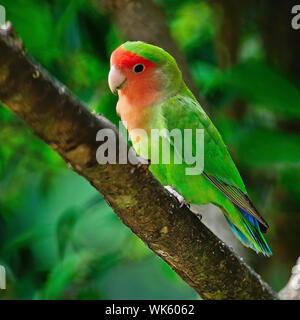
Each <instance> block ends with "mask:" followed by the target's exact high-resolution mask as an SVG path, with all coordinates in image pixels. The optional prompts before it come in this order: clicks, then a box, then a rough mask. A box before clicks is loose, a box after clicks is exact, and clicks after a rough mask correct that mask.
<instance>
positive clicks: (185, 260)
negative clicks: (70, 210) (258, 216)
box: [0, 25, 277, 299]
mask: <svg viewBox="0 0 300 320" xmlns="http://www.w3.org/2000/svg"><path fill="white" fill-rule="evenodd" d="M0 52H1V55H0V100H1V101H2V102H3V103H4V104H6V105H7V106H8V107H9V108H10V109H11V110H12V111H13V112H15V113H16V114H17V115H18V116H19V117H20V118H21V119H23V121H24V122H25V123H27V125H28V126H29V127H30V128H31V130H32V131H33V132H34V133H35V134H36V135H37V136H39V137H40V138H41V139H43V140H44V141H45V142H46V143H48V144H49V145H50V146H51V147H52V148H53V149H54V150H55V151H56V152H58V153H59V154H60V155H61V156H62V157H63V159H64V160H65V161H66V162H67V163H69V164H70V165H71V166H72V168H73V169H74V170H75V171H76V172H77V173H78V174H80V175H81V176H83V177H85V178H86V179H87V180H88V181H89V182H90V183H91V184H92V185H93V186H94V187H95V188H96V189H97V190H98V191H99V192H100V193H101V194H102V195H103V197H104V198H105V199H106V201H107V202H108V204H109V205H110V206H111V207H112V208H113V210H114V212H115V213H116V214H117V215H118V217H119V218H120V219H121V220H122V221H123V223H124V224H125V225H127V226H128V227H129V228H130V229H131V230H132V231H133V232H134V233H135V234H136V235H137V236H138V237H140V238H141V239H142V240H143V241H144V243H145V244H146V245H147V246H148V247H149V248H150V249H151V250H153V251H154V252H155V253H156V254H157V255H158V256H160V257H161V258H162V259H163V260H165V261H166V262H167V263H168V264H169V265H170V266H171V268H172V269H173V270H175V271H176V272H177V274H179V276H180V277H181V278H182V279H183V280H184V281H185V282H187V283H188V284H189V285H190V286H191V287H193V288H194V289H195V290H196V291H197V292H198V293H199V295H200V296H201V297H203V298H204V299H277V295H276V294H275V293H274V292H273V290H272V289H271V288H270V287H269V286H268V285H267V284H266V283H265V282H263V281H262V280H261V278H260V276H259V275H257V274H256V273H255V272H254V271H253V270H251V269H250V268H249V267H248V266H247V265H246V264H245V263H244V262H243V261H242V260H241V259H240V258H239V257H238V256H237V255H236V254H235V253H234V252H232V251H231V250H230V249H229V248H228V247H227V246H226V245H225V244H224V243H222V242H221V241H220V240H219V239H218V238H217V237H216V236H215V235H214V234H213V233H212V232H211V231H210V230H209V229H207V228H206V227H205V225H203V224H202V223H201V222H200V221H199V220H198V219H197V218H196V217H195V215H194V214H192V213H191V212H190V211H189V210H188V209H187V208H180V207H179V204H178V203H177V200H176V199H175V198H173V196H172V195H170V194H169V193H168V192H167V191H166V190H165V189H164V188H163V186H162V185H161V184H160V183H159V182H158V181H157V180H156V179H155V178H154V177H153V176H152V174H151V173H150V171H149V170H148V166H147V165H145V164H142V163H141V162H140V161H139V158H138V157H136V158H135V159H136V161H137V165H132V164H130V163H128V164H105V165H99V164H98V163H97V161H96V151H97V148H98V147H99V143H98V142H96V134H97V132H98V131H99V130H100V129H104V128H109V129H111V130H113V131H114V132H115V134H116V136H117V138H118V133H117V130H116V128H115V127H114V126H113V125H112V124H111V123H110V122H109V121H108V120H107V119H105V118H104V117H103V116H95V115H94V114H92V113H90V112H89V111H88V109H86V108H85V107H84V106H83V105H82V103H80V102H79V101H78V100H77V99H76V98H75V97H74V95H73V94H72V93H71V92H70V91H69V90H68V89H67V88H65V87H64V86H63V85H62V84H60V83H59V82H58V81H56V80H55V79H53V78H52V77H51V76H50V75H49V74H48V73H47V72H46V71H45V70H43V69H42V68H41V67H40V66H39V65H38V64H37V63H35V62H34V61H33V60H32V59H31V58H30V57H28V55H27V54H26V52H25V51H24V49H23V46H22V42H21V41H20V39H18V38H17V37H16V36H15V34H14V32H13V31H12V28H11V26H10V25H6V26H4V27H3V28H2V31H0ZM117 141H118V144H121V145H123V147H126V148H129V147H128V146H127V144H126V142H125V141H123V140H122V139H120V140H117Z"/></svg>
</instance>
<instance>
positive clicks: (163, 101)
mask: <svg viewBox="0 0 300 320" xmlns="http://www.w3.org/2000/svg"><path fill="white" fill-rule="evenodd" d="M108 82H109V87H110V89H111V91H112V92H113V93H116V92H118V95H119V100H118V103H117V107H116V108H117V113H118V114H119V115H120V117H121V120H122V122H123V123H124V125H125V127H126V128H127V130H128V133H129V136H130V138H131V140H132V144H133V147H134V149H135V150H136V152H137V153H138V154H139V155H141V156H142V157H144V158H150V160H151V165H150V167H149V169H150V170H151V172H152V173H153V175H154V176H155V177H156V178H157V179H158V180H159V181H160V182H161V183H162V184H163V185H164V186H168V190H170V187H171V188H172V189H173V190H174V191H175V194H177V195H178V194H179V195H181V196H182V197H183V198H184V202H185V203H188V204H195V205H203V204H208V203H212V204H214V205H216V206H217V207H219V208H220V209H221V211H222V212H223V214H224V215H225V218H226V220H227V221H228V223H229V225H230V227H231V228H232V230H233V232H234V234H235V235H236V236H237V237H238V239H239V240H241V242H242V243H243V244H244V245H245V246H247V247H250V248H252V249H254V250H255V251H256V252H257V253H262V254H264V255H265V256H270V255H272V252H271V250H270V248H269V246H268V244H267V242H266V240H265V239H264V237H263V234H262V233H265V232H266V231H267V229H268V227H269V226H268V224H267V222H266V221H265V220H264V219H263V217H262V216H261V215H260V213H259V212H258V211H257V209H256V208H255V206H254V205H253V203H252V202H251V200H250V198H249V196H248V194H247V191H246V188H245V185H244V183H243V180H242V178H241V176H240V174H239V172H238V170H237V168H236V166H235V164H234V162H233V160H232V159H231V156H230V154H229V152H228V150H227V148H226V145H225V144H224V142H223V140H222V137H221V135H220V134H219V132H218V130H217V129H216V128H215V126H214V125H213V123H212V122H211V120H210V119H209V117H208V116H207V115H206V114H205V112H204V110H203V109H202V108H201V106H200V104H199V103H198V102H197V100H196V98H195V97H194V95H193V94H192V93H191V91H190V90H189V89H188V88H187V86H186V84H185V83H184V81H183V79H182V75H181V71H180V70H179V68H178V66H177V64H176V61H175V59H174V58H173V57H172V56H171V55H170V54H169V53H167V52H166V51H165V50H163V49H161V48H159V47H157V46H153V45H150V44H147V43H144V42H141V41H134V42H131V41H128V42H126V43H124V44H122V45H121V46H119V47H118V48H117V49H116V50H115V51H114V52H113V53H112V55H111V61H110V72H109V76H108ZM141 129H142V130H143V132H146V133H147V134H146V135H141V134H139V132H140V130H141ZM173 129H176V130H180V132H182V134H184V132H185V131H186V130H187V129H190V130H191V131H192V136H191V140H192V141H193V142H192V149H193V150H192V151H195V149H196V143H195V138H196V137H197V136H196V131H197V129H202V130H203V132H204V139H203V140H204V167H203V170H201V171H199V173H198V174H187V171H186V169H187V168H192V165H191V164H190V162H189V161H186V159H185V157H184V156H183V153H182V149H180V150H179V148H178V146H177V144H175V143H174V139H173V140H172V139H171V137H170V135H168V132H172V130H173ZM153 130H160V131H159V132H163V134H162V135H161V137H160V138H161V140H162V141H165V142H167V143H168V144H169V149H170V153H171V156H170V162H169V163H164V162H163V161H162V159H161V156H160V157H159V161H158V162H155V163H152V160H153V159H152V158H151V156H152V154H151V151H150V150H151V149H153V148H154V147H157V145H154V144H157V143H160V144H161V145H162V147H164V146H166V144H164V143H162V142H157V140H154V139H151V138H150V133H151V132H153ZM155 141H156V142H155ZM151 143H152V145H151ZM185 145H187V143H186V142H185ZM185 145H184V146H183V149H184V147H185ZM160 150H161V149H160ZM149 154H151V155H150V157H149ZM178 157H181V160H182V161H181V164H178V162H176V161H175V159H177V160H178Z"/></svg>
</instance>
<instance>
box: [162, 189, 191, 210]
mask: <svg viewBox="0 0 300 320" xmlns="http://www.w3.org/2000/svg"><path fill="white" fill-rule="evenodd" d="M164 187H165V189H166V190H168V191H169V192H170V193H171V194H172V195H173V196H174V197H175V198H176V199H177V201H178V202H179V204H180V206H179V207H180V208H182V207H183V206H187V207H188V208H189V207H190V205H189V203H187V202H186V201H185V200H184V197H183V196H182V195H181V194H179V193H178V192H177V191H176V190H175V189H174V188H173V187H171V186H164Z"/></svg>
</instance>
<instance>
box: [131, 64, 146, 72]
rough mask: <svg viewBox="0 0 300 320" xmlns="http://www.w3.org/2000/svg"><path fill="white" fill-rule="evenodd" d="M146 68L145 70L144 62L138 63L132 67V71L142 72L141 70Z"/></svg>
mask: <svg viewBox="0 0 300 320" xmlns="http://www.w3.org/2000/svg"><path fill="white" fill-rule="evenodd" d="M144 70H145V66H144V65H143V64H142V63H138V64H136V65H135V66H134V67H133V69H132V71H133V72H135V73H140V72H143V71H144Z"/></svg>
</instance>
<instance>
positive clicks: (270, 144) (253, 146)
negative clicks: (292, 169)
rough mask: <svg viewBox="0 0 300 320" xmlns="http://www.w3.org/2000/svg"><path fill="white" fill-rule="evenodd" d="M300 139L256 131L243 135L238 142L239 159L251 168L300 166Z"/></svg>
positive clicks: (264, 130)
mask: <svg viewBox="0 0 300 320" xmlns="http://www.w3.org/2000/svg"><path fill="white" fill-rule="evenodd" d="M299 146H300V137H299V136H298V135H294V134H287V133H283V132H280V131H272V130H267V129H254V130H251V131H247V132H245V133H244V135H241V136H240V138H239V140H238V142H237V149H238V153H239V158H240V160H241V161H243V163H244V164H246V165H248V166H251V167H265V168H271V167H274V166H275V167H278V168H280V167H282V166H299V165H300V148H299Z"/></svg>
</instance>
